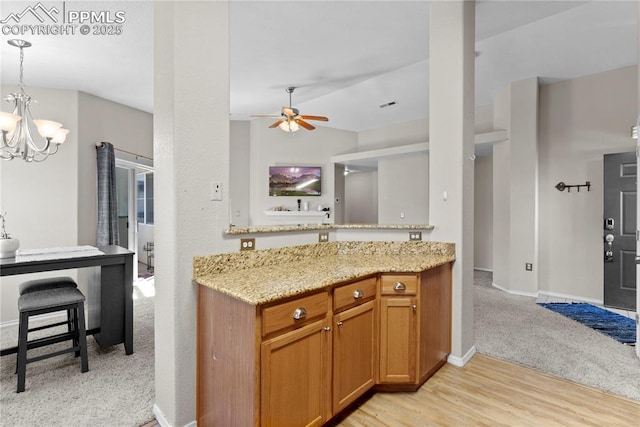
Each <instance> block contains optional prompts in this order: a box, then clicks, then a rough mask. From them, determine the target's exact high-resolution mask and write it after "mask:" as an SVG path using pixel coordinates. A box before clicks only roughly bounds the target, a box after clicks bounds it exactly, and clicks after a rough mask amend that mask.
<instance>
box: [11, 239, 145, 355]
mask: <svg viewBox="0 0 640 427" xmlns="http://www.w3.org/2000/svg"><path fill="white" fill-rule="evenodd" d="M98 249H100V250H101V251H102V252H104V254H103V255H95V256H87V257H82V256H80V257H75V258H60V259H49V260H40V261H16V259H15V258H5V259H0V276H13V275H16V274H26V273H38V272H42V271H55V270H67V269H70V268H84V267H97V266H99V267H100V271H101V274H100V327H99V328H95V329H92V330H90V331H87V333H92V334H93V337H94V338H95V340H96V341H97V342H98V344H99V345H100V347H109V346H112V345H116V344H121V343H124V349H125V353H126V354H132V353H133V252H131V251H130V250H128V249H125V248H122V247H120V246H115V245H109V246H99V247H98ZM11 353H15V349H14V348H11V349H5V350H2V351H1V352H0V355H1V356H4V355H5V354H11Z"/></svg>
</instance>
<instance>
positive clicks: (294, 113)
mask: <svg viewBox="0 0 640 427" xmlns="http://www.w3.org/2000/svg"><path fill="white" fill-rule="evenodd" d="M295 89H296V88H295V87H294V86H290V87H288V88H287V89H286V91H287V93H288V94H289V106H288V107H282V112H281V113H280V116H253V117H280V119H279V120H277V121H276V122H275V123H273V124H272V125H271V126H269V128H275V127H280V129H282V130H283V131H285V132H295V131H297V130H298V129H300V127H299V126H302V127H303V128H305V129H307V130H314V129H315V128H316V127H315V126H313V125H312V124H310V123H307V122H306V120H318V121H322V122H328V121H329V119H328V118H326V117H323V116H308V115H301V114H300V111H298V109H297V108H293V107H292V106H291V94H292V93H293V91H294V90H295Z"/></svg>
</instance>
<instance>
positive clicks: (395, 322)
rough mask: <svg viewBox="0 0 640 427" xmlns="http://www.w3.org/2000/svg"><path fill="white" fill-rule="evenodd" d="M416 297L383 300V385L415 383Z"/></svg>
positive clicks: (381, 338) (381, 348) (381, 380)
mask: <svg viewBox="0 0 640 427" xmlns="http://www.w3.org/2000/svg"><path fill="white" fill-rule="evenodd" d="M416 333H417V302H416V298H415V297H411V296H402V297H382V298H380V382H381V383H414V382H415V381H416V358H417V341H416Z"/></svg>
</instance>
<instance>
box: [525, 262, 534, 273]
mask: <svg viewBox="0 0 640 427" xmlns="http://www.w3.org/2000/svg"><path fill="white" fill-rule="evenodd" d="M524 269H525V270H527V271H533V264H531V263H530V262H527V263H525V265H524Z"/></svg>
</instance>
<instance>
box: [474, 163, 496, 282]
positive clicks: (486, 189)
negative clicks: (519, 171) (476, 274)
mask: <svg viewBox="0 0 640 427" xmlns="http://www.w3.org/2000/svg"><path fill="white" fill-rule="evenodd" d="M474 183H475V192H474V202H473V206H474V225H473V231H474V238H473V246H474V253H473V266H474V267H475V268H479V269H483V270H493V158H492V157H491V156H485V157H476V161H475V176H474Z"/></svg>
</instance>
